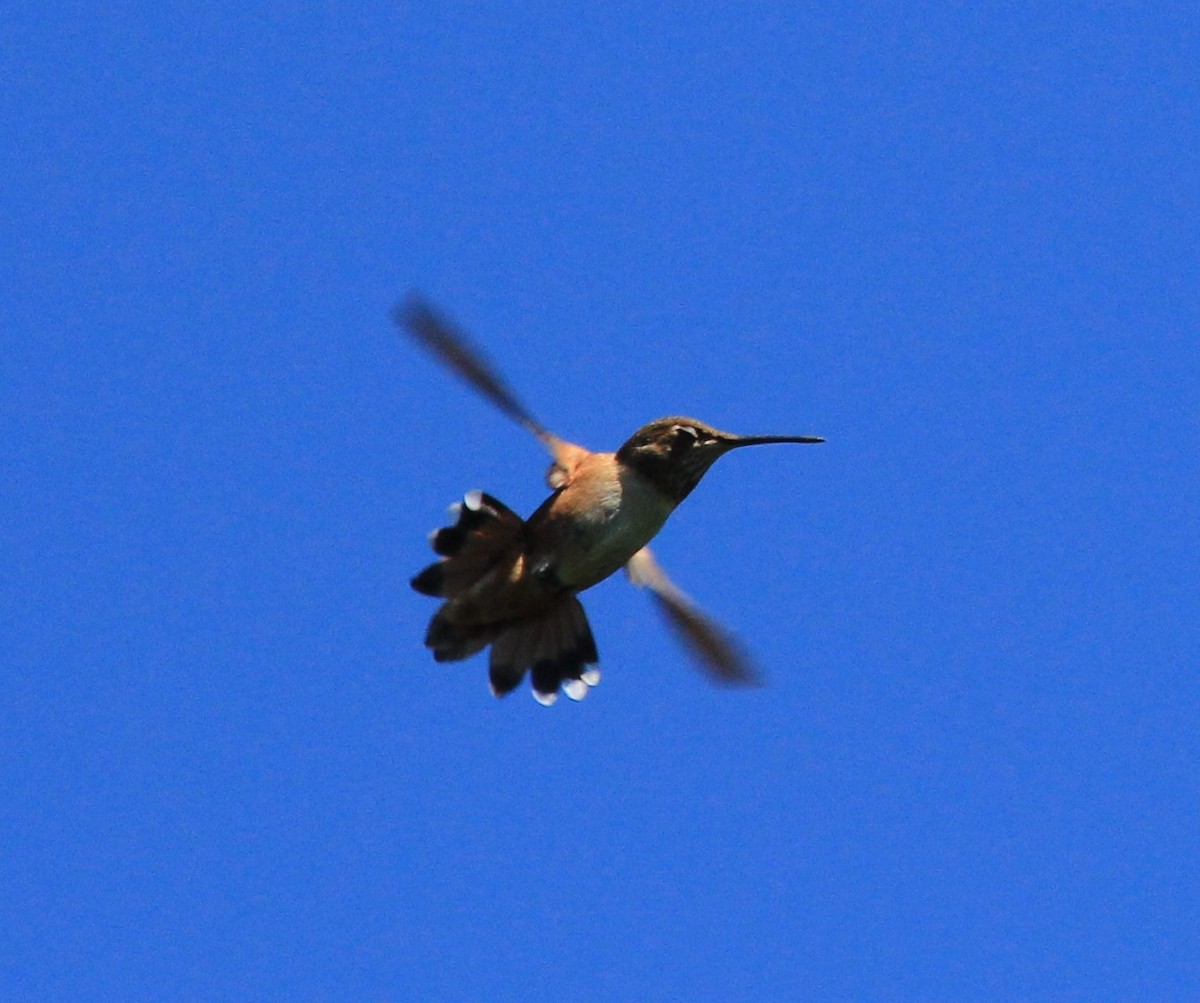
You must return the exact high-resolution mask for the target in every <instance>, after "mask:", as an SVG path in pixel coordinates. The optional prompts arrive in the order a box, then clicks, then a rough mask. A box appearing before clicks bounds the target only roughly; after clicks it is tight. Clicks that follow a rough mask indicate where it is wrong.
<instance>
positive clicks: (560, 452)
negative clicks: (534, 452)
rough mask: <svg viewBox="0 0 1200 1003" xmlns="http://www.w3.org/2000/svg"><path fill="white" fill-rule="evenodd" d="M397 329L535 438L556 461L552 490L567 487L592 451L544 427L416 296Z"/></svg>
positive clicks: (397, 311)
mask: <svg viewBox="0 0 1200 1003" xmlns="http://www.w3.org/2000/svg"><path fill="white" fill-rule="evenodd" d="M392 319H393V320H394V321H395V322H396V326H397V327H399V328H400V329H401V330H402V331H405V332H407V333H408V334H409V335H411V336H412V338H413V339H414V340H415V341H417V342H418V343H420V344H421V345H422V346H423V347H424V348H425V349H426V351H428V352H429V353H430V354H432V355H433V356H434V358H436V359H437V360H438V361H439V362H441V363H442V365H444V366H446V368H447V369H450V370H451V371H452V372H454V373H455V374H456V375H457V376H458V377H459V378H460V379H462V380H464V381H466V382H467V383H468V384H469V385H470V386H472V387H474V389H475V390H477V391H479V393H481V394H483V396H484V397H486V398H487V399H488V400H490V401H491V402H492V403H493V404H495V405H496V407H498V408H499V409H500V410H501V411H503V412H504V413H505V414H506V415H508V417H510V418H511V419H512V420H513V421H515V422H517V424H519V425H520V426H521V427H522V428H524V429H525V430H526V431H528V432H529V433H530V434H531V435H533V436H535V437H536V438H537V440H538V441H539V442H540V443H541V444H542V445H543V446H545V448H546V449H547V450H548V451H549V452H550V455H551V456H553V457H554V463H553V465H552V466H551V467H550V469H549V471H547V473H546V480H547V482H548V483H549V485H550V486H551V487H552V488H561V487H565V486H566V485H567V484H568V483H569V482H570V479H571V473H572V471H573V470H574V469H575V465H576V464H577V463H578V462H579V460H580V459H582V457H584V456H586V455H587V450H586V449H584V448H583V447H582V446H576V445H575V444H573V443H570V442H566V441H565V440H563V439H560V438H559V437H558V436H557V435H555V434H554V433H553V432H551V431H549V430H548V429H547V428H546V427H545V426H544V425H543V424H542V423H541V422H539V421H538V420H537V419H536V418H535V417H534V416H533V415H532V414H530V412H529V410H528V409H527V408H526V407H525V405H524V404H522V403H521V402H520V401H519V400H518V399H517V396H516V394H514V393H513V392H512V391H511V390H510V389H509V387H508V384H507V383H505V382H504V379H503V378H502V377H501V376H500V373H499V372H498V370H497V369H496V367H495V365H493V363H492V362H491V360H489V359H488V358H487V356H486V355H484V354H483V352H482V351H481V350H480V349H478V348H477V347H476V346H475V345H473V344H471V340H470V339H469V338H468V337H467V335H466V334H465V333H464V332H462V331H460V330H459V329H458V328H456V327H455V326H454V325H453V324H451V322H450V321H449V320H447V319H446V318H445V317H443V316H442V315H441V314H440V313H438V312H437V311H436V310H435V309H434V308H433V307H432V306H431V305H430V304H429V303H427V302H426V301H425V300H424V299H422V298H421V297H420V296H418V295H416V294H415V293H414V294H412V295H409V296H408V297H407V298H405V299H404V300H402V301H401V302H400V303H398V304H396V306H395V308H394V309H393V310H392Z"/></svg>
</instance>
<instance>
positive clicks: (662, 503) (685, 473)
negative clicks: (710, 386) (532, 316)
mask: <svg viewBox="0 0 1200 1003" xmlns="http://www.w3.org/2000/svg"><path fill="white" fill-rule="evenodd" d="M393 320H394V321H395V323H396V325H397V326H398V327H399V328H400V329H401V330H402V331H404V332H406V333H407V334H408V335H410V336H411V337H412V338H413V339H414V340H415V341H416V342H417V343H418V344H420V345H421V346H422V347H423V348H425V349H426V350H427V351H428V352H430V353H431V354H432V355H433V356H434V357H435V358H436V359H437V360H438V361H440V362H441V363H442V364H443V365H445V366H446V367H447V368H448V369H450V370H451V371H452V372H453V373H455V374H456V375H457V376H459V377H460V378H461V379H463V380H464V381H465V382H466V383H467V384H469V385H470V386H471V387H473V388H474V389H475V390H476V391H478V392H479V393H481V394H482V395H483V396H484V397H486V398H487V399H488V400H490V401H491V402H492V403H493V404H494V405H495V406H496V407H497V408H499V410H500V411H501V412H503V413H504V414H505V415H507V416H508V417H509V418H511V419H512V420H514V421H515V422H516V423H517V424H519V425H521V426H522V427H523V428H524V429H526V430H527V431H528V432H530V433H531V434H532V435H533V436H534V437H535V438H536V439H537V440H538V441H539V442H540V443H541V444H542V445H543V446H544V447H545V449H546V450H547V452H549V454H550V456H551V463H550V467H549V469H548V470H547V472H546V484H547V486H548V487H549V488H550V489H551V491H552V493H551V495H550V496H549V497H548V498H547V499H546V500H545V501H544V502H542V504H541V505H540V506H538V508H537V510H536V511H535V512H534V513H533V514H532V515H531V516H529V518H528V519H522V518H521V517H520V516H519V515H518V514H517V513H515V512H514V511H512V509H510V508H508V507H507V506H506V505H504V504H503V503H502V502H500V501H498V500H497V499H496V498H494V497H492V496H491V495H490V494H487V493H486V492H483V491H479V490H473V491H468V492H467V493H466V495H465V496H464V497H463V500H462V501H461V502H459V503H456V504H455V505H453V506H451V516H452V518H453V519H454V522H453V524H452V525H450V526H446V527H444V528H441V529H437V530H435V531H434V532H433V533H431V534H430V543H431V545H432V548H433V551H434V553H435V554H437V555H438V560H437V561H435V562H434V563H433V564H430V565H429V566H428V567H426V568H425V569H424V570H423V571H421V572H420V573H419V574H418V575H416V576H415V577H414V578H413V579H412V582H411V584H412V587H413V588H414V589H415V590H416V591H417V592H420V593H422V594H424V595H428V596H433V597H436V598H439V599H442V600H443V602H442V605H441V607H440V608H439V609H438V610H437V612H436V613H434V615H433V618H432V619H431V620H430V622H429V628H428V630H427V632H426V634H425V646H426V647H427V648H429V649H430V650H431V651H432V652H433V657H434V660H435V661H437V662H453V661H459V660H461V659H465V658H469V657H471V656H472V655H474V654H477V653H478V652H480V651H482V650H483V649H484V648H487V647H488V646H489V645H490V646H491V653H490V656H489V663H488V677H489V681H490V684H491V690H492V693H493V694H495V695H496V696H498V697H500V696H505V695H507V694H508V693H510V692H512V691H513V690H515V689H516V688H517V687H518V686H519V685H520V684H521V681H522V680H523V679H524V677H525V675H526V673H529V675H530V677H531V681H532V688H533V695H534V697H535V699H537V701H538V702H539V703H541V704H543V705H545V706H549V705H551V704H553V703H554V702H555V701H556V700H557V699H558V695H559V692H560V690H561V691H562V692H564V693H566V695H567V696H568V697H569V698H571V699H572V700H581V699H582V698H583V697H584V696H585V695H586V694H587V692H588V690H589V689H590V688H591V687H593V686H595V685H596V683H598V682H599V681H600V670H599V668H598V666H599V661H600V658H599V654H598V653H597V650H596V642H595V639H594V638H593V636H592V631H591V627H590V626H589V625H588V620H587V615H586V614H585V613H584V610H583V605H582V604H581V603H580V601H579V593H581V592H583V591H585V590H586V589H589V588H591V587H592V586H593V585H596V584H598V583H599V582H602V581H604V579H606V578H608V577H609V576H610V575H612V574H614V573H616V572H617V571H619V570H620V569H621V568H624V569H625V572H626V574H627V575H628V577H629V579H630V581H632V582H633V583H634V584H635V585H638V586H641V587H644V588H646V589H647V590H648V591H649V593H650V595H651V596H653V598H654V600H655V602H656V605H657V606H658V607H659V609H660V610H661V611H662V613H663V614H664V616H665V618H666V620H667V623H668V624H669V625H670V626H671V627H672V628H673V629H674V630H675V631H676V632H677V634H678V635H679V637H680V638H681V639H682V641H683V642H684V644H685V645H686V646H687V647H688V648H689V649H690V651H691V653H692V655H693V656H694V657H695V659H696V661H697V662H698V664H699V665H700V667H701V668H702V669H704V670H705V671H707V672H708V673H709V674H710V675H711V676H712V678H714V679H715V680H717V681H718V682H723V683H727V684H734V685H739V684H740V685H753V684H755V683H757V682H758V681H759V676H758V673H757V672H756V670H755V669H754V667H753V666H752V664H751V663H750V661H749V659H748V658H747V657H746V655H745V654H744V653H743V651H742V650H741V647H740V646H739V644H738V643H737V641H736V640H735V639H734V638H733V637H732V636H731V635H730V634H729V633H728V632H727V631H725V630H724V629H723V628H722V627H721V626H720V625H718V624H717V623H716V622H715V621H714V620H712V619H711V618H710V617H709V616H708V615H707V614H705V613H704V612H703V611H702V610H701V609H700V608H699V607H698V606H697V605H696V604H695V603H694V602H693V601H692V600H691V599H690V598H689V597H688V596H687V595H686V594H685V593H684V592H682V591H681V590H680V589H679V588H678V587H677V586H676V585H675V584H674V583H673V582H672V581H671V579H670V578H668V577H667V575H666V573H665V572H664V571H663V570H662V568H661V567H660V566H659V564H658V562H657V560H656V559H655V558H654V555H653V554H652V553H651V552H650V550H649V548H648V547H647V544H648V543H649V542H650V540H651V539H652V538H653V537H654V536H655V534H657V533H658V531H659V530H660V529H662V527H663V524H664V523H665V522H666V520H667V518H668V516H670V515H671V513H672V512H674V511H675V508H676V507H677V506H678V505H679V503H680V502H682V501H683V500H684V499H685V498H686V497H687V496H688V495H689V494H691V492H692V490H693V489H694V488H695V487H696V485H697V484H699V483H700V481H701V479H702V478H703V477H704V475H705V473H707V472H708V469H709V468H710V467H711V466H712V465H713V464H714V463H715V462H716V461H717V460H718V459H720V458H721V457H722V456H724V455H725V454H726V453H729V452H732V451H733V450H735V449H741V448H743V447H745V446H761V445H766V444H768V443H819V442H824V441H825V440H824V439H821V438H819V437H817V436H812V435H734V434H732V433H730V432H722V431H720V430H719V429H716V428H714V427H713V426H711V425H708V424H705V423H704V422H702V421H697V420H696V419H694V418H683V417H669V418H659V419H658V420H656V421H652V422H650V423H649V424H648V425H643V426H642V427H641V428H639V429H638V430H637V431H636V432H634V433H633V435H632V436H630V437H629V439H628V440H627V441H626V442H625V443H624V444H623V445H622V446H621V447H620V448H619V449H618V450H617V451H616V452H612V453H594V452H591V451H590V450H588V449H585V448H584V447H583V446H578V445H576V444H575V443H572V442H567V441H566V440H564V439H561V438H559V436H557V435H555V434H554V433H553V432H551V431H549V430H548V429H547V428H546V427H545V426H544V425H542V424H541V423H540V422H539V421H538V420H537V419H536V418H534V417H533V415H532V414H531V413H530V411H529V410H528V409H527V408H526V407H525V406H524V404H522V403H521V402H520V401H519V400H518V399H517V397H516V396H515V395H514V394H513V392H512V391H511V390H510V389H509V387H508V385H507V384H506V383H505V381H504V380H503V378H502V377H501V376H500V374H499V371H498V370H497V369H496V367H495V366H494V364H493V363H492V362H491V361H490V360H489V359H488V358H487V357H486V356H485V355H484V353H483V351H482V350H481V349H479V348H478V347H477V346H476V345H474V344H473V343H472V341H471V339H470V338H468V336H467V335H466V334H464V333H463V332H462V331H461V330H459V329H458V328H457V327H455V326H454V325H453V324H452V323H451V322H450V321H449V320H448V319H447V318H446V317H445V316H444V315H442V314H441V313H440V312H438V311H437V310H436V309H435V308H434V307H433V306H432V305H430V304H429V303H428V302H427V301H425V300H424V299H423V298H422V297H420V296H419V295H416V294H413V295H410V296H408V297H407V298H406V299H404V300H402V301H401V302H400V303H398V304H397V305H396V307H395V308H394V310H393Z"/></svg>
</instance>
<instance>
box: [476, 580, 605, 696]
mask: <svg viewBox="0 0 1200 1003" xmlns="http://www.w3.org/2000/svg"><path fill="white" fill-rule="evenodd" d="M599 661H600V656H599V655H598V654H597V652H596V641H595V639H594V638H593V637H592V629H591V627H590V626H588V622H587V614H586V613H584V611H583V606H582V604H581V603H580V602H579V600H578V599H577V598H575V596H573V595H571V596H566V597H564V598H563V600H562V601H561V602H559V603H558V604H557V605H555V606H554V607H553V608H552V609H551V610H549V611H548V612H546V613H544V614H543V615H541V616H538V617H532V618H530V619H527V620H520V621H518V622H517V623H514V624H512V625H510V626H508V627H507V628H506V629H504V630H503V631H502V632H501V634H500V635H499V636H498V637H497V638H496V640H495V641H494V642H493V644H492V655H491V662H490V665H489V669H488V674H489V678H490V680H491V684H492V692H493V693H495V694H496V696H504V695H505V694H506V693H510V692H512V691H513V690H514V689H516V688H517V686H519V685H520V683H521V680H522V679H523V678H524V677H525V673H526V672H530V673H531V675H532V677H533V695H534V696H535V697H536V698H537V700H538V702H539V703H543V704H547V705H549V704H552V703H554V701H555V700H557V699H558V690H559V687H560V686H561V687H562V688H563V689H564V690H565V691H566V694H567V696H569V697H571V699H573V700H581V699H583V697H584V696H585V695H586V694H587V691H588V687H590V686H595V685H596V683H598V682H599V681H600V671H599V670H598V669H595V668H591V669H589V668H588V666H594V665H596V664H597V663H598V662H599Z"/></svg>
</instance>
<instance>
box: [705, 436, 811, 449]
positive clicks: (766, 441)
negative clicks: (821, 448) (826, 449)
mask: <svg viewBox="0 0 1200 1003" xmlns="http://www.w3.org/2000/svg"><path fill="white" fill-rule="evenodd" d="M824 441H825V440H824V439H822V438H820V437H819V436H816V435H730V436H728V437H727V438H726V439H725V442H726V444H727V445H728V446H729V448H730V449H738V448H739V447H741V446H767V445H770V444H771V443H773V442H806V443H816V442H824Z"/></svg>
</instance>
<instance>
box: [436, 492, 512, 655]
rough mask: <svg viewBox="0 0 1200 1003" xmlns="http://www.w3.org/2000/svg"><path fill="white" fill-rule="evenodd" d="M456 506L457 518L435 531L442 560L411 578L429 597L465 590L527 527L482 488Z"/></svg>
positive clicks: (469, 493) (437, 550)
mask: <svg viewBox="0 0 1200 1003" xmlns="http://www.w3.org/2000/svg"><path fill="white" fill-rule="evenodd" d="M454 508H455V509H456V510H457V514H458V521H457V522H455V524H454V525H453V526H446V527H445V528H443V529H438V530H435V531H434V532H433V534H432V537H431V541H430V542H431V543H432V544H433V551H434V553H435V554H438V555H440V556H441V558H442V560H440V561H435V562H434V563H433V564H431V565H429V567H427V568H425V570H423V571H422V572H421V573H420V574H418V575H417V576H416V577H415V578H413V580H412V587H413V588H414V589H416V590H417V591H418V592H421V593H424V594H425V595H427V596H440V597H441V598H444V599H452V598H454V597H455V596H456V595H458V594H460V593H461V592H465V591H466V590H467V589H469V588H470V587H471V586H472V585H474V584H475V582H477V581H478V580H479V579H480V578H481V577H482V576H483V575H484V574H486V573H487V571H488V570H489V569H490V568H491V567H492V565H493V564H494V563H495V562H496V561H497V560H498V559H499V558H500V557H501V556H502V555H503V554H504V552H505V551H506V550H507V549H508V547H509V546H510V545H511V544H512V543H513V542H514V541H515V540H517V539H518V538H519V537H520V535H521V534H522V533H523V532H524V530H525V523H524V522H523V521H522V519H521V517H520V516H519V515H517V514H516V512H514V511H513V510H512V509H510V508H509V507H508V506H507V505H505V504H504V503H503V502H499V501H497V500H496V499H495V498H493V497H492V496H491V495H489V494H486V493H484V492H483V491H468V492H467V493H466V495H465V496H464V498H463V500H462V503H461V504H457V505H455V506H454ZM476 650H478V649H476ZM464 657H465V656H464Z"/></svg>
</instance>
